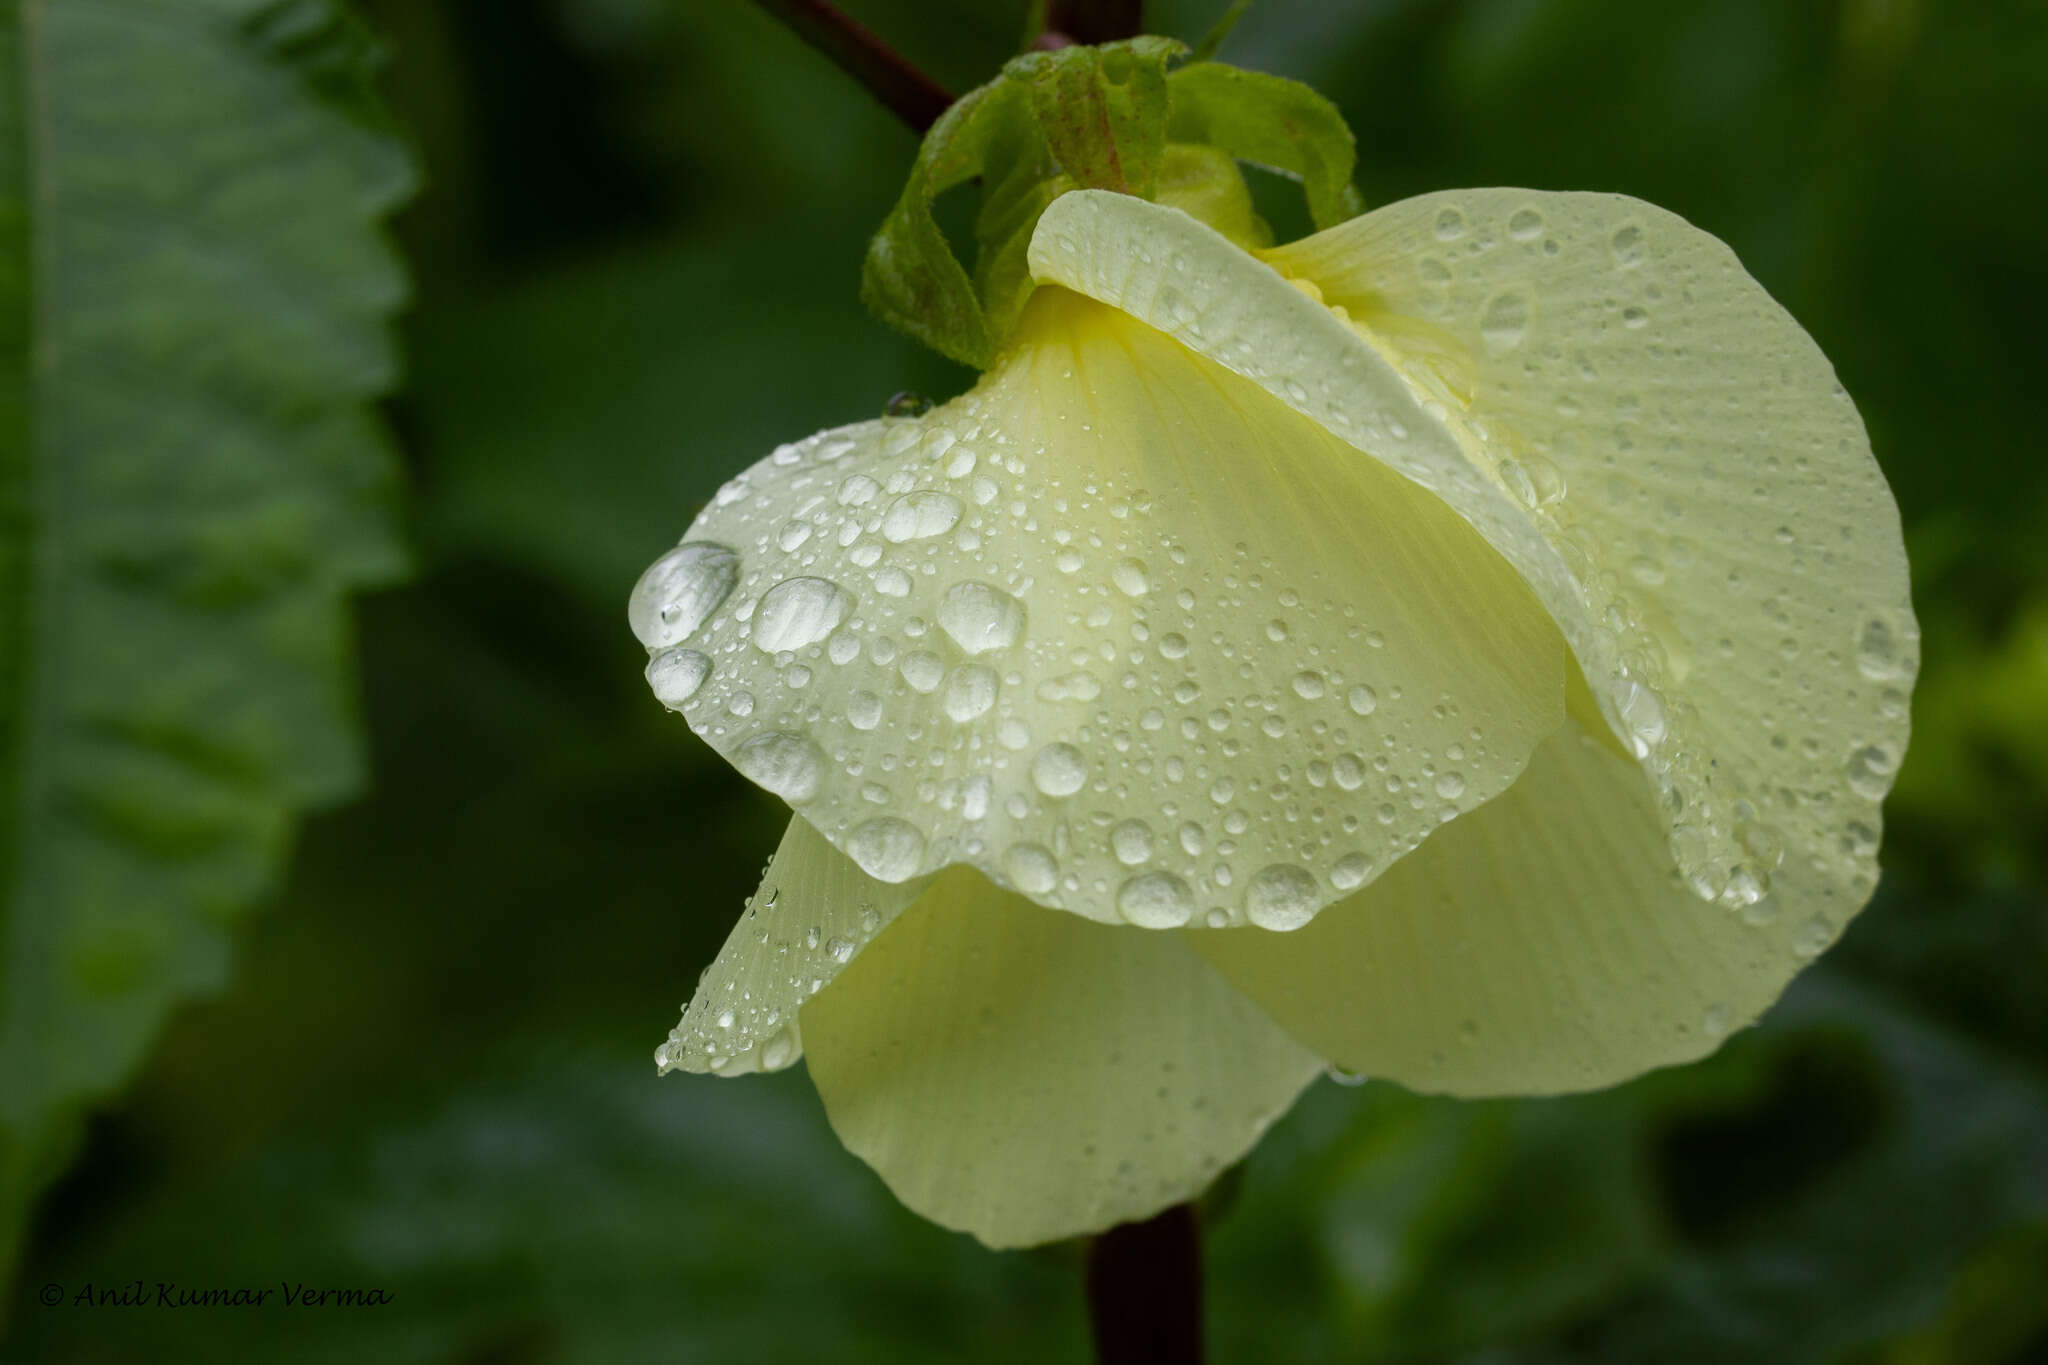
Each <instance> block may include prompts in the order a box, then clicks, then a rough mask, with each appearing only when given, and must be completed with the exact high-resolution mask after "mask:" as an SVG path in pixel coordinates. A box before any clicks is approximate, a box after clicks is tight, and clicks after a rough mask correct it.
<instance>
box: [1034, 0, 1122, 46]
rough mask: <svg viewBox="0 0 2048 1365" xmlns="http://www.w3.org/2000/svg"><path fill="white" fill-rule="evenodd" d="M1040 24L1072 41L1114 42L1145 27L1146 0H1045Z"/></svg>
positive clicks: (1058, 35) (1041, 26)
mask: <svg viewBox="0 0 2048 1365" xmlns="http://www.w3.org/2000/svg"><path fill="white" fill-rule="evenodd" d="M1039 27H1040V28H1041V29H1042V30H1043V31H1044V33H1045V34H1046V35H1050V36H1055V37H1059V38H1065V39H1066V40H1067V41H1068V42H1070V43H1084V44H1085V43H1113V42H1115V41H1116V40H1117V39H1119V38H1135V37H1137V36H1138V35H1139V34H1140V33H1143V32H1144V31H1145V0H1045V9H1044V12H1043V17H1042V18H1041V19H1040V21H1039Z"/></svg>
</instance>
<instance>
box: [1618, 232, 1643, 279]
mask: <svg viewBox="0 0 2048 1365" xmlns="http://www.w3.org/2000/svg"><path fill="white" fill-rule="evenodd" d="M1611 245H1612V246H1613V248H1614V263H1615V265H1617V266H1619V267H1620V268H1621V269H1623V270H1633V269H1635V268H1636V267H1637V266H1639V265H1641V264H1642V263H1643V230H1642V229H1641V228H1639V227H1635V226H1633V225H1631V226H1629V227H1625V228H1618V229H1616V230H1615V233H1614V240H1613V242H1612V243H1611Z"/></svg>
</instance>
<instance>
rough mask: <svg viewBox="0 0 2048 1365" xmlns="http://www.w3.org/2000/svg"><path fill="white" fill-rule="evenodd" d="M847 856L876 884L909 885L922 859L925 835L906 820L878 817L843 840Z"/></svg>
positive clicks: (855, 829) (858, 826)
mask: <svg viewBox="0 0 2048 1365" xmlns="http://www.w3.org/2000/svg"><path fill="white" fill-rule="evenodd" d="M846 856H847V857H849V858H851V859H853V860H854V862H856V863H858V864H859V865H860V869H861V871H863V872H865V873H867V874H868V875H869V876H870V877H873V878H874V879H875V880H876V881H878V882H901V881H908V880H909V879H910V878H911V877H912V876H914V875H916V873H917V867H918V864H919V862H921V861H922V860H923V858H924V835H923V833H922V832H920V831H919V829H918V828H917V826H916V825H913V824H911V823H910V822H909V821H908V820H899V819H897V818H896V817H895V816H893V815H884V816H880V817H877V818H876V819H873V820H870V821H868V822H867V823H866V824H864V825H857V826H855V827H854V829H853V832H852V833H850V834H848V835H847V836H846Z"/></svg>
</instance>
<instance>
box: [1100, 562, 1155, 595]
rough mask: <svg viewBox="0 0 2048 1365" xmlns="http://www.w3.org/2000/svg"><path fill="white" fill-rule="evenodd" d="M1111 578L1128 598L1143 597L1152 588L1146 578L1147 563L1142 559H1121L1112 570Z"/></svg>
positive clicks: (1118, 589)
mask: <svg viewBox="0 0 2048 1365" xmlns="http://www.w3.org/2000/svg"><path fill="white" fill-rule="evenodd" d="M1109 577H1110V581H1111V582H1113V583H1115V584H1116V587H1117V591H1118V592H1120V593H1122V594H1123V595H1124V596H1126V597H1143V596H1144V595H1145V593H1146V592H1147V591H1148V590H1149V589H1150V588H1151V586H1152V584H1151V580H1150V579H1148V578H1146V577H1145V562H1144V561H1143V560H1140V559H1119V560H1118V561H1117V562H1116V564H1115V566H1114V567H1112V568H1111V569H1110V571H1109Z"/></svg>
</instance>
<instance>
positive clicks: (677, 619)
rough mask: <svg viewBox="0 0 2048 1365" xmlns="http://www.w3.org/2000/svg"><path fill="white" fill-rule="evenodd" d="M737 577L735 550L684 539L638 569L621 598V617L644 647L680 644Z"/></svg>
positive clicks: (713, 609)
mask: <svg viewBox="0 0 2048 1365" xmlns="http://www.w3.org/2000/svg"><path fill="white" fill-rule="evenodd" d="M739 580H740V557H739V556H738V555H737V554H734V553H733V552H732V551H731V550H729V549H727V548H726V547H725V546H723V545H714V544H712V543H711V542H710V541H704V540H693V541H688V542H685V543H684V544H681V545H678V546H676V548H675V549H673V550H670V551H669V552H668V553H667V554H665V555H663V556H662V557H661V558H660V559H657V560H655V561H654V562H653V563H652V564H650V565H648V566H647V572H646V573H643V574H641V575H640V581H639V582H638V583H635V584H634V585H633V595H632V597H631V599H630V600H629V601H628V602H627V604H626V620H627V622H628V624H630V625H631V626H632V627H633V634H634V636H635V637H636V638H637V639H638V640H639V641H640V643H641V644H643V645H645V646H646V647H647V648H649V649H665V648H667V647H668V646H669V645H678V644H681V643H682V642H683V641H685V640H687V639H689V638H690V636H692V635H693V634H695V633H696V630H697V627H699V626H701V625H703V624H704V622H705V620H706V619H707V618H708V617H709V616H710V615H711V613H712V612H714V611H717V610H718V607H719V604H720V603H721V602H723V601H725V599H726V598H727V596H729V595H730V594H731V592H732V590H733V585H734V584H736V583H738V582H739Z"/></svg>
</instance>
